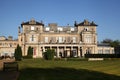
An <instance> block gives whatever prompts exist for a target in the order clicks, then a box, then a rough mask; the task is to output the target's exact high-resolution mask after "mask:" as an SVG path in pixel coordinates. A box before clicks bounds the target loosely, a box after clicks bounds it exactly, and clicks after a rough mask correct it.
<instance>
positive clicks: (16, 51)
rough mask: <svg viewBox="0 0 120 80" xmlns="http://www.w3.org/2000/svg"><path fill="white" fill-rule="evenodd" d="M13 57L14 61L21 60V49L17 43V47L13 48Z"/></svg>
mask: <svg viewBox="0 0 120 80" xmlns="http://www.w3.org/2000/svg"><path fill="white" fill-rule="evenodd" d="M14 57H15V60H16V61H21V60H22V50H21V47H20V46H19V45H17V48H16V49H15V54H14Z"/></svg>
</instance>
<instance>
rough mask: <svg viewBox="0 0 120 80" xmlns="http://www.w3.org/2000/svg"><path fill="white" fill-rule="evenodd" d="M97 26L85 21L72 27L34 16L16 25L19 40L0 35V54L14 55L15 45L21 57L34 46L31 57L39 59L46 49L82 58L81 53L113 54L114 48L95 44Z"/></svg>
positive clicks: (66, 55) (59, 55) (61, 54)
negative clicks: (48, 22)
mask: <svg viewBox="0 0 120 80" xmlns="http://www.w3.org/2000/svg"><path fill="white" fill-rule="evenodd" d="M96 28H97V25H96V24H95V23H94V22H89V21H87V20H84V21H83V22H81V23H77V22H75V23H74V26H70V25H67V26H58V25H57V23H50V24H48V26H44V24H43V22H42V21H41V22H37V21H35V20H34V19H32V20H30V21H28V22H23V23H22V24H21V27H18V40H13V39H12V36H9V37H8V38H6V37H4V36H0V56H7V55H9V56H13V55H14V51H15V48H16V47H17V44H19V45H20V46H21V48H22V53H23V56H26V55H27V51H28V47H29V46H31V47H33V57H34V58H39V57H40V58H42V57H43V53H44V52H45V51H46V49H48V48H51V49H55V52H56V53H55V57H58V58H59V57H84V54H98V53H99V54H105V53H109V54H112V53H114V48H113V47H110V46H105V45H104V46H103V45H102V46H101V45H98V44H97V31H96Z"/></svg>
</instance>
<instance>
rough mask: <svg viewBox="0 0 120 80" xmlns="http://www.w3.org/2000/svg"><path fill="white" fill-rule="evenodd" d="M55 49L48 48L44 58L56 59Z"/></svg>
mask: <svg viewBox="0 0 120 80" xmlns="http://www.w3.org/2000/svg"><path fill="white" fill-rule="evenodd" d="M54 54H55V50H54V49H47V51H46V52H44V58H45V59H46V60H53V59H54Z"/></svg>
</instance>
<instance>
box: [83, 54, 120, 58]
mask: <svg viewBox="0 0 120 80" xmlns="http://www.w3.org/2000/svg"><path fill="white" fill-rule="evenodd" d="M85 58H120V54H85Z"/></svg>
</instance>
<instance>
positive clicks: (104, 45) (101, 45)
mask: <svg viewBox="0 0 120 80" xmlns="http://www.w3.org/2000/svg"><path fill="white" fill-rule="evenodd" d="M98 47H110V44H108V43H100V44H98Z"/></svg>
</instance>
